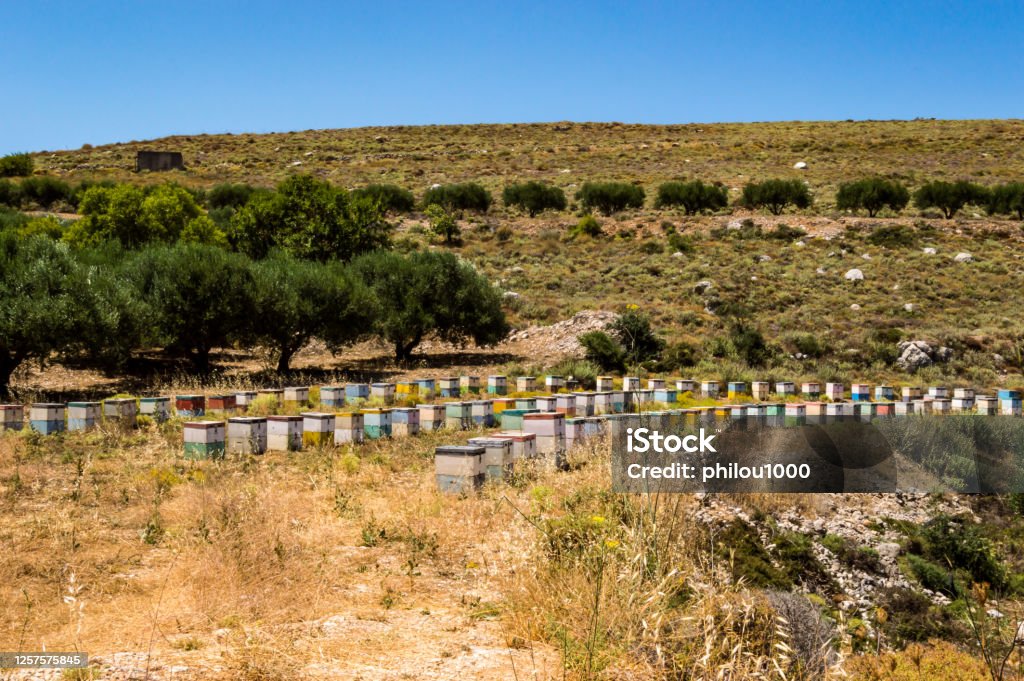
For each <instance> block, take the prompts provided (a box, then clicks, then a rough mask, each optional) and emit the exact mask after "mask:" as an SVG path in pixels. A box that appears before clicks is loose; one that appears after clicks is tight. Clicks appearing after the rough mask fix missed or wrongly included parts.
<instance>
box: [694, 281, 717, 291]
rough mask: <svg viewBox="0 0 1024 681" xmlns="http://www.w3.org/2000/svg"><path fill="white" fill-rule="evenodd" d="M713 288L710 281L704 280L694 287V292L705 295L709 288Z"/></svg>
mask: <svg viewBox="0 0 1024 681" xmlns="http://www.w3.org/2000/svg"><path fill="white" fill-rule="evenodd" d="M711 286H712V284H711V281H710V280H708V279H702V280H701V281H698V282H697V283H696V284H694V285H693V292H694V293H704V292H705V291H707V290H708V289H709V288H711Z"/></svg>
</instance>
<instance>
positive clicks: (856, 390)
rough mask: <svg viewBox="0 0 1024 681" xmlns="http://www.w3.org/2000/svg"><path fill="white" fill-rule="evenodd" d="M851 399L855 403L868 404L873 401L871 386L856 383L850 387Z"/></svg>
mask: <svg viewBox="0 0 1024 681" xmlns="http://www.w3.org/2000/svg"><path fill="white" fill-rule="evenodd" d="M850 399H852V400H853V401H854V402H867V401H869V400H870V399H871V386H870V385H868V384H867V383H854V384H853V385H852V386H850Z"/></svg>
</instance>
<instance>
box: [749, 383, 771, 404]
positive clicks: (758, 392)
mask: <svg viewBox="0 0 1024 681" xmlns="http://www.w3.org/2000/svg"><path fill="white" fill-rule="evenodd" d="M771 391H772V385H771V383H769V382H768V381H754V382H753V383H751V384H750V396H751V397H753V398H754V399H755V400H757V401H758V402H764V401H765V400H767V399H768V397H769V396H770V395H771Z"/></svg>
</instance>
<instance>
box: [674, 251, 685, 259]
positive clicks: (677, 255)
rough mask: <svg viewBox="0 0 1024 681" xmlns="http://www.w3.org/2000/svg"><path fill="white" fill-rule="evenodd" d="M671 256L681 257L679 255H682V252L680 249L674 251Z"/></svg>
mask: <svg viewBox="0 0 1024 681" xmlns="http://www.w3.org/2000/svg"><path fill="white" fill-rule="evenodd" d="M672 257H673V258H681V257H683V254H682V252H681V251H676V252H675V253H673V254H672Z"/></svg>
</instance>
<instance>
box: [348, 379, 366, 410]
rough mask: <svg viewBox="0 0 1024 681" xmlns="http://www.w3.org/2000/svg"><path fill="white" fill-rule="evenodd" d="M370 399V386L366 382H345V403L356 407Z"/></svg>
mask: <svg viewBox="0 0 1024 681" xmlns="http://www.w3.org/2000/svg"><path fill="white" fill-rule="evenodd" d="M368 399H370V386H369V385H368V384H366V383H346V384H345V404H347V405H349V406H353V407H358V406H359V405H361V404H362V403H363V402H365V401H366V400H368Z"/></svg>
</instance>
